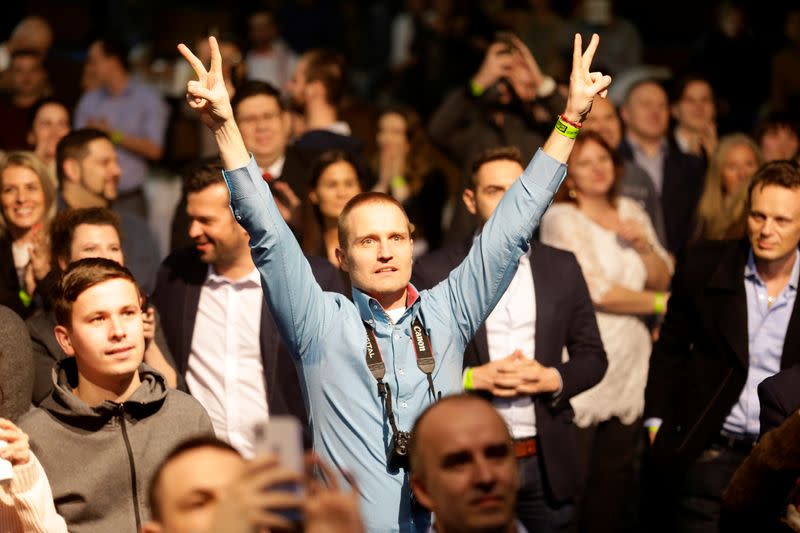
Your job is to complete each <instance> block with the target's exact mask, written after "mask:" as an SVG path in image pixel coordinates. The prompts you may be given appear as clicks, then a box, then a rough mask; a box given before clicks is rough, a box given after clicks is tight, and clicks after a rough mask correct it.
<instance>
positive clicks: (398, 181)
mask: <svg viewBox="0 0 800 533" xmlns="http://www.w3.org/2000/svg"><path fill="white" fill-rule="evenodd" d="M389 184H390V185H391V187H392V189H400V188H401V187H408V182H407V181H406V179H405V178H404V177H403V176H395V177H393V178H392V181H391V182H389Z"/></svg>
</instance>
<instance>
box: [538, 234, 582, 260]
mask: <svg viewBox="0 0 800 533" xmlns="http://www.w3.org/2000/svg"><path fill="white" fill-rule="evenodd" d="M531 246H532V247H533V249H534V254H541V255H543V256H545V257H547V258H548V260H550V261H558V262H559V263H561V264H563V265H565V266H566V265H572V264H574V265H577V264H578V260H577V259H576V258H575V254H574V253H572V252H570V251H569V250H564V249H562V248H556V247H555V246H550V245H549V244H545V243H543V242H541V241H538V240H534V241H531Z"/></svg>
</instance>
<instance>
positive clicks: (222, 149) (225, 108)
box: [178, 37, 250, 170]
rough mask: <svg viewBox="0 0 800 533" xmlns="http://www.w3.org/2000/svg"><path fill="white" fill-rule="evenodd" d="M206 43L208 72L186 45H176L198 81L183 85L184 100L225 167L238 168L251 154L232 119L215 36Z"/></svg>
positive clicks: (243, 164) (220, 56) (244, 164)
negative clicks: (205, 129)
mask: <svg viewBox="0 0 800 533" xmlns="http://www.w3.org/2000/svg"><path fill="white" fill-rule="evenodd" d="M208 42H209V44H210V45H211V67H210V68H209V69H208V70H206V67H205V66H204V65H203V62H202V61H200V59H198V58H197V56H196V55H194V54H193V53H192V51H191V50H189V48H188V47H187V46H186V45H185V44H183V43H181V44H179V45H178V51H179V52H180V53H181V54H182V55H183V57H185V58H186V60H187V61H188V62H189V64H190V65H192V68H193V69H194V72H195V74H197V80H192V81H190V82H189V83H188V84H187V86H186V100H187V101H188V102H189V106H190V107H192V108H193V109H195V110H197V112H198V113H199V115H200V120H202V121H203V124H205V125H206V126H208V128H209V129H210V130H211V131H212V132H213V133H214V138H215V139H216V141H217V146H219V154H220V156H221V157H222V164H223V165H224V166H225V168H226V169H227V170H231V169H235V168H241V167H244V166H246V165H247V163H248V162H249V161H250V154H249V152H248V151H247V148H246V147H245V145H244V141H243V140H242V135H241V134H240V133H239V128H238V127H237V126H236V121H235V120H234V119H233V108H232V107H231V100H230V96H228V90H227V88H226V87H225V81H224V80H223V78H222V55H220V52H219V45H218V44H217V40H216V39H215V38H214V37H209V38H208Z"/></svg>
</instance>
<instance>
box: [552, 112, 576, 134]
mask: <svg viewBox="0 0 800 533" xmlns="http://www.w3.org/2000/svg"><path fill="white" fill-rule="evenodd" d="M555 129H556V131H557V132H558V133H560V134H561V135H563V136H564V137H566V138H567V139H575V138H576V137H577V136H578V134H579V133H580V132H581V129H580V128H576V127H575V126H573V125H572V124H567V123H566V122H564V121H563V120H561V117H560V116H559V117H558V120H556V128H555Z"/></svg>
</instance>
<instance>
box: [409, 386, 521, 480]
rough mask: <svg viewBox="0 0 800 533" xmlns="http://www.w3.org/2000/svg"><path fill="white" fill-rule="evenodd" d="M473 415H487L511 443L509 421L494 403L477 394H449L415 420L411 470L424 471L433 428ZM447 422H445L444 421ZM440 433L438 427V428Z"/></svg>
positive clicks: (410, 449)
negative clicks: (424, 457) (423, 451)
mask: <svg viewBox="0 0 800 533" xmlns="http://www.w3.org/2000/svg"><path fill="white" fill-rule="evenodd" d="M465 414H466V415H467V416H469V417H470V418H472V417H473V416H479V417H480V418H484V417H485V418H486V419H488V420H491V421H493V422H496V423H497V424H496V425H495V424H492V425H495V426H496V429H497V431H498V434H501V435H503V436H504V438H505V439H506V440H508V442H509V443H510V442H511V440H512V438H511V433H510V432H509V431H508V427H507V426H506V423H505V421H504V420H503V418H502V417H501V416H500V414H499V413H498V412H497V410H496V409H495V408H494V406H493V405H492V404H491V403H490V402H489V401H487V400H486V399H484V398H482V397H481V396H477V395H475V394H454V395H452V396H446V397H444V398H442V399H441V400H440V401H438V402H437V403H435V404H433V405H431V406H430V407H428V408H427V409H425V410H424V411H423V412H422V414H421V415H419V418H417V420H416V422H415V423H414V427H413V428H412V430H411V442H410V443H409V451H408V454H409V461H410V463H411V470H412V471H413V472H415V473H417V472H422V471H423V468H422V462H423V459H422V448H423V447H424V446H425V444H426V442H427V440H428V439H430V438H431V435H430V434H429V433H430V432H429V431H428V429H429V428H436V429H438V430H440V429H443V428H444V427H445V426H449V425H459V423H460V421H461V419H463V417H464V415H465ZM442 424H444V426H443V425H442ZM437 433H438V431H437Z"/></svg>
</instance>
